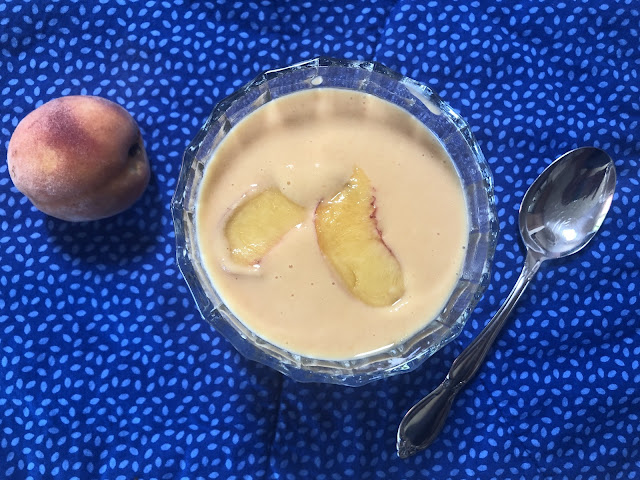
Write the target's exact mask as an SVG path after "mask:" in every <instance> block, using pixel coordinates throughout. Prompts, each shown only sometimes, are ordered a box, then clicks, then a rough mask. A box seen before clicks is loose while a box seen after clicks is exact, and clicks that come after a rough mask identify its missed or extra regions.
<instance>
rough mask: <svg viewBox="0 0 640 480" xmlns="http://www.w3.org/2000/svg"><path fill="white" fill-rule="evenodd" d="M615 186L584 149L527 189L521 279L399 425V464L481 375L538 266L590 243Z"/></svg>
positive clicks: (424, 443)
mask: <svg viewBox="0 0 640 480" xmlns="http://www.w3.org/2000/svg"><path fill="white" fill-rule="evenodd" d="M615 185H616V170H615V166H614V164H613V160H612V159H611V157H609V155H608V154H607V153H606V152H604V151H602V150H600V149H598V148H594V147H583V148H578V149H575V150H571V151H569V152H567V153H565V154H564V155H562V156H561V157H559V158H558V159H557V160H555V161H554V162H553V163H552V164H551V165H549V166H548V167H547V168H546V169H545V170H544V171H543V172H542V174H541V175H540V176H539V177H538V178H537V179H536V180H535V181H534V182H533V184H532V185H531V187H529V189H528V190H527V193H526V194H525V195H524V198H523V199H522V204H521V206H520V214H519V218H518V221H519V224H520V235H521V236H522V241H523V242H524V245H525V247H526V249H527V256H526V259H525V264H524V266H523V268H522V271H521V273H520V276H519V277H518V280H517V281H516V284H515V285H514V287H513V290H512V291H511V293H510V294H509V296H508V297H507V299H506V300H505V302H504V304H503V305H502V306H501V307H500V309H499V310H498V312H497V313H496V314H495V316H494V317H493V318H492V319H491V320H490V321H489V323H488V324H487V326H486V327H485V328H484V329H483V330H482V331H481V332H480V333H479V334H478V336H477V337H476V338H475V339H474V340H473V341H472V342H471V343H470V344H469V346H468V347H467V348H465V350H464V351H463V352H462V353H461V354H460V355H459V356H458V358H456V359H455V361H454V362H453V364H452V365H451V369H450V370H449V373H448V374H447V376H446V377H445V379H444V380H443V382H442V383H441V384H440V385H438V387H436V388H435V389H434V390H433V391H432V392H431V393H430V394H429V395H427V396H426V397H424V398H423V399H422V400H420V401H419V402H418V403H417V404H416V405H414V406H413V407H412V408H411V409H410V410H409V411H408V412H407V414H406V415H405V416H404V418H403V419H402V421H401V422H400V426H399V427H398V433H397V449H398V455H399V456H400V457H401V458H407V457H409V456H411V455H413V454H415V453H416V452H418V451H420V450H423V449H425V448H427V447H429V445H431V443H433V441H434V440H435V439H436V438H437V436H438V434H439V433H440V431H441V430H442V428H443V427H444V424H445V421H446V419H447V415H448V413H449V410H450V409H451V405H452V404H453V400H454V399H455V397H456V395H457V394H458V392H459V391H460V390H461V389H462V387H464V385H466V384H467V383H468V382H469V381H470V380H471V379H472V378H473V377H474V376H475V374H476V373H477V371H478V370H479V368H480V366H481V365H482V363H483V361H484V359H485V357H486V356H487V353H488V352H489V349H490V348H491V345H492V344H493V342H494V341H495V339H496V337H497V336H498V333H499V332H500V330H502V327H503V326H504V324H505V323H506V320H507V318H508V317H509V314H510V313H511V310H512V309H513V308H514V307H515V305H516V303H517V301H518V299H519V298H520V297H521V295H522V293H523V292H524V290H525V288H526V287H527V285H528V284H529V282H531V280H532V279H533V278H534V277H535V274H536V272H537V271H538V269H539V268H540V265H541V264H542V262H544V261H545V260H549V259H556V258H561V257H566V256H567V255H571V254H573V253H575V252H577V251H578V250H581V249H582V248H584V246H585V245H587V243H589V241H590V240H591V239H592V238H593V236H594V235H595V234H596V232H597V231H598V229H599V228H600V226H601V225H602V222H603V221H604V219H605V217H606V215H607V212H608V211H609V207H610V205H611V201H612V199H613V194H614V192H615Z"/></svg>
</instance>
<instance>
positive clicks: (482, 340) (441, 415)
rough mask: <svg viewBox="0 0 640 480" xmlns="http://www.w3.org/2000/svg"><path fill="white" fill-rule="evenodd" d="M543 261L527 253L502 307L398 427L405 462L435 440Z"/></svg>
mask: <svg viewBox="0 0 640 480" xmlns="http://www.w3.org/2000/svg"><path fill="white" fill-rule="evenodd" d="M543 261H544V258H542V257H541V256H539V255H538V254H537V253H535V252H532V251H531V250H529V251H528V252H527V258H526V260H525V264H524V267H523V268H522V272H520V276H519V277H518V280H517V281H516V284H515V285H514V287H513V290H511V293H510V294H509V296H508V297H507V299H506V300H505V302H504V304H503V305H502V306H501V307H500V309H499V310H498V311H497V312H496V314H495V315H494V317H493V318H492V319H491V320H490V321H489V323H487V325H486V326H485V327H484V329H483V330H482V331H481V332H480V333H479V334H478V336H477V337H476V338H475V339H474V340H473V341H472V342H471V343H470V344H469V346H468V347H467V348H465V349H464V350H463V352H462V353H461V354H460V355H459V356H458V358H456V359H455V361H454V362H453V364H452V365H451V369H450V370H449V373H448V374H447V376H446V378H445V379H444V381H443V382H442V383H441V384H440V385H438V387H436V388H435V389H434V390H433V391H432V392H431V393H430V394H429V395H427V396H426V397H424V398H423V399H422V400H420V401H419V402H418V403H417V404H415V405H414V406H413V407H412V408H411V409H410V410H409V411H408V412H407V414H406V415H405V417H404V418H403V419H402V421H401V422H400V426H399V427H398V436H397V449H398V455H399V456H400V458H407V457H410V456H411V455H413V454H415V453H416V452H418V451H420V450H423V449H425V448H427V447H428V446H429V445H431V443H433V441H434V440H435V439H436V437H437V436H438V434H439V433H440V431H441V430H442V428H443V427H444V423H445V421H446V419H447V415H448V413H449V410H450V408H451V405H452V404H453V400H454V399H455V397H456V395H457V394H458V392H459V391H460V390H461V389H462V387H463V386H464V385H465V384H466V383H467V382H468V381H469V380H471V379H472V378H473V377H474V375H475V374H476V372H477V371H478V370H479V368H480V366H481V365H482V363H483V361H484V358H485V357H486V356H487V353H488V352H489V349H490V348H491V345H492V344H493V342H494V341H495V339H496V337H497V336H498V333H499V332H500V330H502V327H503V326H504V324H505V322H506V320H507V318H508V317H509V314H510V313H511V310H513V307H515V305H516V303H517V301H518V299H519V298H520V296H521V295H522V293H523V292H524V290H525V288H526V287H527V285H528V284H529V282H530V281H531V279H533V277H534V276H535V274H536V272H537V271H538V268H540V265H541V264H542V262H543Z"/></svg>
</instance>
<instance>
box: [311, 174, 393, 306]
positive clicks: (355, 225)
mask: <svg viewBox="0 0 640 480" xmlns="http://www.w3.org/2000/svg"><path fill="white" fill-rule="evenodd" d="M315 228H316V235H317V238H318V245H319V246H320V250H321V251H322V254H323V255H324V257H325V258H326V259H327V260H328V261H329V263H330V264H331V267H332V268H333V270H334V271H335V272H336V273H337V275H338V277H339V278H340V280H342V283H343V284H344V286H345V287H346V288H347V289H348V290H349V291H350V292H351V293H352V294H353V295H354V296H355V297H357V298H358V299H360V300H361V301H363V302H364V303H366V304H368V305H371V306H374V307H382V306H389V305H392V304H393V303H395V302H396V301H397V300H398V299H400V297H402V295H404V291H405V287H404V277H403V273H402V268H401V266H400V263H399V262H398V259H397V258H396V257H395V255H394V254H393V252H392V250H391V249H390V248H389V246H388V245H387V244H386V243H385V242H384V240H383V238H382V232H381V231H380V229H379V227H378V221H377V219H376V205H375V195H374V189H373V186H372V185H371V181H370V180H369V178H368V177H367V175H366V174H365V173H364V172H363V171H362V170H361V169H360V168H358V167H356V168H355V169H354V171H353V174H352V176H351V178H350V179H349V181H348V182H347V184H346V185H345V186H344V187H343V189H342V190H340V191H339V192H338V193H337V194H336V195H335V196H334V197H333V198H331V199H330V200H324V201H322V202H320V203H319V204H318V206H317V208H316V211H315Z"/></svg>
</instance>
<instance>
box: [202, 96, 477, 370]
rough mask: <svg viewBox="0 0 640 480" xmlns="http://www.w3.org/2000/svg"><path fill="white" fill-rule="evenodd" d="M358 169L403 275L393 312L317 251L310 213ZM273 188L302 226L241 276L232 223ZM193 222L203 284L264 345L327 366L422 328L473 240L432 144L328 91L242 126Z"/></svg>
mask: <svg viewBox="0 0 640 480" xmlns="http://www.w3.org/2000/svg"><path fill="white" fill-rule="evenodd" d="M354 166H358V167H360V168H361V169H362V170H363V171H364V172H365V173H366V174H367V176H368V177H369V178H370V179H371V183H372V184H373V186H374V188H375V204H376V208H377V210H376V218H377V220H378V226H379V228H380V230H381V231H382V232H383V238H384V242H385V243H386V244H387V245H388V246H389V248H390V249H391V250H392V251H393V253H394V255H395V256H396V258H397V259H398V261H399V262H400V265H401V267H402V271H403V275H404V281H405V293H404V295H403V296H402V297H401V298H400V299H399V300H398V301H397V302H395V303H394V304H393V305H391V306H389V307H371V306H368V305H366V304H364V303H363V302H362V301H360V300H358V299H357V298H355V297H354V296H353V295H352V294H351V293H350V292H349V291H348V290H347V289H345V287H343V285H342V283H341V282H340V279H339V278H337V277H336V275H335V273H334V272H333V271H332V269H331V267H330V265H329V263H328V262H327V260H326V259H325V258H323V255H322V253H321V251H320V249H319V247H318V243H317V238H316V231H315V228H314V223H313V213H314V209H315V208H316V206H317V205H318V203H319V202H320V201H321V200H322V199H327V198H331V197H332V196H333V195H335V194H336V193H337V192H338V191H339V190H341V189H342V188H343V186H344V185H345V183H346V182H347V180H348V179H349V177H350V176H351V174H352V172H353V169H354ZM271 187H276V188H279V189H280V190H281V191H282V192H283V193H284V194H285V195H286V196H287V197H289V198H290V199H291V200H293V201H295V202H297V203H298V204H299V205H302V206H304V207H305V208H306V209H307V211H308V215H307V218H306V220H305V221H304V222H303V223H302V224H300V225H299V226H297V227H296V228H294V229H292V230H291V231H290V232H288V233H287V234H286V235H285V236H284V237H283V238H282V240H281V241H280V242H279V243H278V244H277V245H276V246H275V247H274V248H273V249H272V250H271V251H270V252H269V253H268V254H267V255H266V256H265V257H264V258H263V259H262V261H261V262H260V264H259V266H257V267H252V268H248V267H239V266H237V265H234V264H233V262H232V261H231V259H230V254H229V248H228V245H227V242H226V240H225V236H224V225H225V220H226V218H228V216H229V212H230V210H231V209H232V208H233V207H234V206H235V205H237V204H238V202H240V201H241V200H242V199H243V198H244V197H245V196H247V195H248V194H251V192H256V191H260V190H264V189H267V188H271ZM196 214H197V218H196V229H197V241H198V248H199V251H200V254H201V256H202V259H203V262H204V265H205V268H206V271H207V274H208V275H209V277H210V279H211V281H212V283H213V284H214V286H215V288H216V290H217V291H218V293H219V295H220V297H221V298H222V300H223V301H224V302H225V303H226V304H227V306H228V307H229V308H230V309H231V311H233V313H234V314H235V315H236V316H237V317H238V318H239V319H240V320H241V321H242V322H243V323H244V324H245V325H246V326H247V327H248V328H250V329H251V330H252V331H254V332H255V333H256V334H258V335H259V336H261V337H262V338H264V339H266V340H268V341H270V342H272V343H274V344H276V345H279V346H280V347H282V348H284V349H287V350H289V351H292V352H295V353H298V354H301V355H305V356H309V357H314V358H322V359H349V358H355V357H358V356H362V355H366V354H368V353H371V352H374V351H379V350H383V349H387V348H389V347H392V346H393V345H394V344H397V343H398V342H401V341H402V340H403V339H405V338H407V337H408V336H410V335H411V334H413V333H415V332H416V331H418V330H420V329H422V328H423V327H424V326H425V325H426V324H427V323H429V322H430V321H431V320H432V319H433V318H435V317H436V316H437V315H438V313H439V312H440V310H441V309H442V307H443V305H444V303H445V301H446V300H447V298H448V296H449V295H450V293H451V291H452V290H453V288H454V286H455V284H456V282H457V280H458V277H459V274H460V270H461V268H462V263H463V259H464V253H465V252H464V249H465V246H466V244H467V240H468V219H467V211H466V205H465V198H464V194H463V191H462V186H461V184H460V181H459V179H458V177H457V175H456V172H455V169H454V167H453V165H452V163H451V160H450V158H449V156H448V155H447V153H446V152H445V150H444V149H443V147H442V145H441V144H440V143H439V142H438V140H437V139H436V138H435V136H434V135H433V134H432V133H431V132H430V131H429V130H427V129H426V128H425V127H424V126H423V125H422V124H421V123H419V122H418V121H417V120H415V119H414V118H413V117H412V116H410V115H409V114H408V113H406V112H405V111H403V110H402V109H400V108H398V107H396V106H395V105H393V104H391V103H388V102H386V101H383V100H381V99H378V98H377V97H374V96H372V95H368V94H364V93H358V92H353V91H348V90H339V89H331V88H317V89H313V90H307V91H304V92H299V93H295V94H292V95H288V96H286V97H282V98H279V99H277V100H274V101H272V102H269V103H267V104H266V105H264V106H262V107H260V108H259V109H258V110H257V111H256V112H254V113H252V114H251V115H249V116H248V117H247V118H245V119H244V120H242V121H241V122H240V123H239V124H238V125H236V126H235V127H234V128H233V129H232V130H231V132H230V133H229V135H228V136H227V137H226V138H225V139H224V140H223V142H222V143H221V144H220V145H219V147H218V148H217V149H216V150H215V151H214V153H213V157H212V158H211V160H210V161H209V163H208V164H207V167H206V169H205V173H204V178H203V180H202V185H201V188H200V191H199V193H198V201H197V212H196Z"/></svg>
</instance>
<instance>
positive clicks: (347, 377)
mask: <svg viewBox="0 0 640 480" xmlns="http://www.w3.org/2000/svg"><path fill="white" fill-rule="evenodd" d="M324 68H346V69H351V70H354V69H355V70H364V71H366V72H369V73H372V74H373V73H375V74H377V75H382V76H383V77H386V78H388V79H391V80H392V81H394V82H397V83H400V84H403V85H404V86H405V87H406V88H407V89H408V90H409V91H410V92H411V93H413V94H414V95H422V96H424V100H427V101H428V102H431V104H430V105H429V104H427V103H425V105H427V106H428V107H429V108H431V106H435V107H436V108H437V109H438V110H439V111H440V112H444V113H445V114H446V117H447V119H448V120H449V121H451V122H452V123H453V124H454V126H455V127H456V130H457V132H459V133H460V134H461V135H462V138H463V140H464V141H465V142H466V144H467V146H468V147H469V149H470V151H471V154H472V156H473V157H474V158H475V160H476V164H477V167H478V170H479V173H480V175H481V177H482V182H483V187H484V188H483V189H482V190H483V191H484V192H485V193H486V195H487V199H486V200H487V205H486V214H487V218H488V231H487V232H486V233H485V234H484V235H486V243H487V245H486V252H487V253H486V256H485V258H484V262H483V264H482V275H481V278H480V279H479V281H478V283H477V286H476V288H475V289H474V290H473V292H472V293H473V295H472V296H471V298H470V300H469V302H468V304H467V307H466V309H465V310H464V312H462V314H461V315H459V316H458V317H457V318H456V319H455V323H454V325H452V326H451V327H450V328H449V329H448V331H447V334H446V335H445V336H443V337H442V338H441V339H440V341H439V342H438V344H437V345H434V347H435V348H431V347H430V348H427V349H424V348H420V349H419V350H420V351H419V352H418V353H415V352H413V353H412V352H409V355H408V357H407V356H402V355H401V356H400V357H397V356H393V357H389V356H388V355H387V356H383V357H381V355H382V354H384V353H391V352H392V351H396V350H397V349H398V346H397V345H396V346H394V347H392V348H391V349H387V350H385V351H383V352H375V353H374V354H371V355H367V356H363V357H358V358H356V359H351V360H321V359H317V358H311V357H305V356H302V355H299V354H296V353H292V352H289V351H287V350H285V349H283V348H281V347H279V346H277V345H274V344H272V343H271V342H269V341H267V340H265V339H262V338H261V337H259V336H257V334H255V333H254V332H252V331H251V330H250V329H249V328H248V327H247V326H246V325H244V324H243V323H242V321H241V320H240V319H238V318H237V317H235V316H234V315H233V314H232V313H231V312H230V310H228V308H227V307H226V305H224V303H223V302H222V300H221V299H220V298H217V299H211V298H210V297H209V295H208V294H207V292H205V291H204V288H203V285H202V279H201V278H199V276H198V274H197V272H196V271H194V265H193V264H194V261H193V260H192V259H191V258H190V253H191V250H192V249H194V247H195V245H194V242H195V240H194V238H193V235H191V238H190V237H189V236H187V235H185V233H186V232H187V230H186V228H185V223H192V225H193V230H194V231H195V220H194V217H195V214H194V212H192V211H189V210H188V209H187V208H186V204H185V202H186V201H187V200H188V199H187V194H188V193H189V191H188V187H189V182H190V181H192V180H193V171H192V170H193V165H194V164H195V163H197V162H198V159H197V157H198V153H199V152H200V149H201V148H202V147H203V145H204V143H205V140H206V139H207V137H208V135H209V134H210V128H211V127H212V126H214V125H215V124H216V122H219V121H220V119H221V118H223V117H224V116H225V114H226V112H227V111H228V110H229V108H230V106H232V105H233V104H234V103H235V102H236V101H237V100H238V99H240V98H242V97H244V96H245V95H247V94H248V93H249V92H251V91H252V90H254V89H256V88H260V87H262V86H263V85H264V84H265V83H268V82H270V81H272V80H273V79H277V78H279V77H282V76H284V75H289V74H290V73H292V72H297V71H301V70H305V69H315V70H318V71H319V70H321V69H324ZM383 100H384V99H383ZM421 100H422V99H421ZM387 101H389V100H387ZM391 103H393V102H391ZM396 105H397V104H396ZM243 118H244V117H243ZM427 128H428V127H427ZM209 158H210V155H209ZM202 168H203V169H204V166H203V167H202ZM196 195H197V194H196ZM465 195H466V194H465ZM495 203H496V202H495V192H494V184H493V175H492V172H491V170H490V168H489V165H488V163H487V161H486V159H485V157H484V155H483V153H482V151H481V149H480V146H479V144H478V142H477V140H476V139H475V136H474V135H473V133H472V131H471V128H470V127H469V125H468V124H467V122H466V121H465V120H464V119H463V118H462V117H461V116H460V115H459V114H458V113H457V112H456V111H454V110H453V108H452V107H451V106H450V105H449V104H448V103H446V102H445V101H444V100H442V98H441V97H440V96H439V95H438V94H437V93H436V92H434V91H433V90H432V89H431V88H430V87H429V86H427V85H426V84H423V83H421V82H419V81H416V80H414V79H411V78H409V77H407V76H405V75H402V74H400V73H398V72H396V71H394V70H391V69H390V68H388V67H386V66H385V65H383V64H382V63H380V62H377V61H370V60H348V59H336V58H332V57H324V56H320V57H316V58H313V59H310V60H305V61H302V62H298V63H295V64H293V65H290V66H287V67H282V68H276V69H270V70H266V71H264V72H262V73H260V74H259V75H257V76H256V77H254V78H253V79H252V80H251V81H249V82H248V83H246V84H245V85H244V86H242V87H240V88H238V89H237V90H236V91H234V92H233V93H232V94H230V95H228V96H226V97H224V98H223V99H222V100H220V101H219V102H218V103H217V104H216V105H215V106H214V108H213V110H212V111H211V113H210V114H209V116H208V118H207V119H206V121H205V122H204V124H203V125H202V127H201V128H200V129H199V130H198V132H197V133H196V135H195V136H194V138H193V140H192V141H191V142H190V143H189V145H188V146H187V148H186V149H185V151H184V155H183V158H182V163H181V167H180V173H179V177H178V181H177V183H176V187H175V190H174V194H173V196H172V200H171V214H172V217H173V222H174V234H175V238H176V259H177V263H178V267H179V269H180V271H181V273H182V275H183V277H184V279H185V283H186V284H187V286H188V288H189V290H190V293H191V295H192V297H193V299H194V301H195V303H196V307H197V308H198V310H199V312H200V314H201V316H202V318H203V319H204V320H205V321H207V322H208V323H209V324H210V325H212V326H213V327H214V328H215V329H216V330H217V331H218V332H219V333H220V334H221V335H222V336H224V337H225V338H226V339H227V340H228V341H230V342H231V343H232V345H233V346H234V347H235V348H236V350H238V351H239V352H240V353H241V354H242V355H244V356H245V357H247V358H249V359H252V360H255V361H258V362H260V363H263V364H266V365H268V366H270V367H272V368H274V369H275V370H277V371H279V372H281V373H283V374H285V375H288V376H289V377H291V378H293V379H294V380H297V381H300V382H323V383H334V384H340V385H347V386H359V385H364V384H366V383H369V382H371V381H374V380H378V379H381V378H384V377H388V376H391V375H395V374H397V373H404V372H409V371H412V370H415V369H416V368H418V367H419V366H420V365H422V363H423V362H424V361H425V360H426V359H427V358H428V357H430V356H431V355H433V354H434V353H435V352H436V351H438V350H440V349H441V348H442V347H444V346H445V345H446V344H448V343H450V342H451V341H452V340H454V339H455V338H456V337H457V336H458V335H459V334H460V333H461V331H462V329H463V328H464V326H465V324H466V322H467V319H468V317H469V315H470V314H471V312H472V311H473V310H474V308H475V307H476V305H477V303H478V302H479V300H480V299H481V298H482V296H483V294H484V292H485V291H486V289H487V287H488V285H489V283H490V277H491V268H492V263H493V258H494V254H495V248H496V244H497V237H498V234H499V224H498V217H497V213H496V204H495ZM196 250H197V248H196ZM465 262H466V260H465ZM201 270H204V269H203V268H201ZM204 275H205V279H206V281H208V282H209V283H211V282H210V279H209V277H208V276H207V275H206V272H205V274H204ZM211 287H212V288H213V285H212V284H211ZM214 295H215V292H214ZM216 301H217V302H218V303H219V304H218V305H216V304H215V303H216ZM229 314H230V315H231V316H232V317H233V319H235V320H236V321H235V322H230V321H229V319H227V318H225V316H226V315H229ZM436 318H438V317H436ZM430 323H432V322H430ZM427 325H428V324H427ZM427 325H425V327H426V326H427ZM424 330H425V329H424V328H423V329H421V330H418V331H417V332H415V333H414V334H412V335H410V336H409V337H407V338H405V339H404V340H403V341H402V342H400V344H399V346H400V347H402V346H405V345H409V346H414V345H416V344H417V343H419V342H420V340H424V339H425V338H426V337H427V336H428V334H425V331H424ZM400 351H401V353H402V349H400ZM373 357H379V358H381V359H380V360H378V361H373V362H366V360H367V359H369V358H373ZM396 358H397V359H398V361H397V362H393V361H392V362H390V360H393V359H396ZM378 364H381V365H380V367H384V368H375V367H376V365H378ZM382 364H384V365H382ZM364 367H368V368H364Z"/></svg>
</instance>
